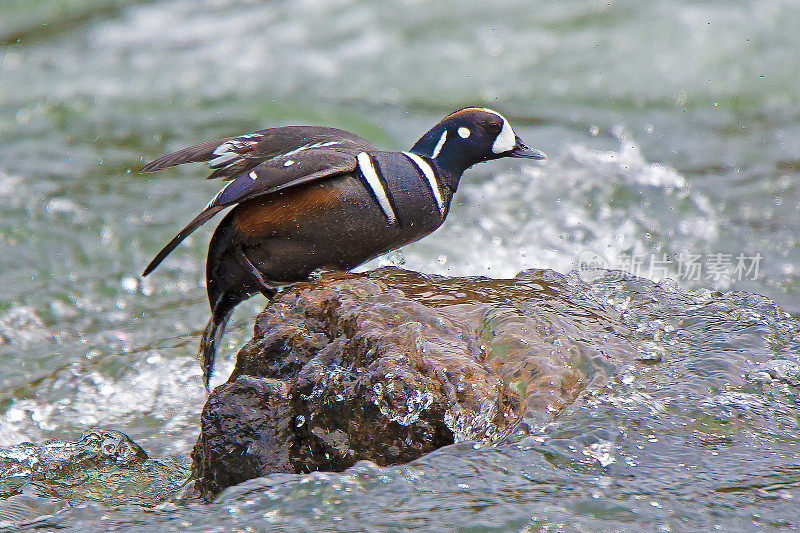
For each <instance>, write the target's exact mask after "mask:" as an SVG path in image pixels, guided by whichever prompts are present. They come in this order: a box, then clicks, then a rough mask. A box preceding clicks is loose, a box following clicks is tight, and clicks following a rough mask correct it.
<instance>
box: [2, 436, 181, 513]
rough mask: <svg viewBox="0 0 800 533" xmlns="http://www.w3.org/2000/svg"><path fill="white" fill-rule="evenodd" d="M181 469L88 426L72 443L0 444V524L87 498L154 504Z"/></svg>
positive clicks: (170, 488) (126, 440)
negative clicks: (149, 456)
mask: <svg viewBox="0 0 800 533" xmlns="http://www.w3.org/2000/svg"><path fill="white" fill-rule="evenodd" d="M183 476H185V471H184V469H182V468H179V467H178V466H177V465H169V464H166V463H159V462H156V461H151V460H149V459H148V457H147V454H146V453H145V451H144V450H142V448H141V447H139V445H137V444H136V443H135V442H133V441H132V440H131V439H130V438H129V437H128V436H127V435H125V434H124V433H120V432H119V431H115V430H112V429H100V428H96V429H92V430H89V431H86V432H85V433H84V434H83V435H81V436H80V438H79V439H78V440H77V441H75V442H72V441H61V440H55V439H53V440H48V441H46V442H44V443H42V444H34V443H30V442H25V443H21V444H16V445H13V446H4V447H0V526H9V525H16V524H20V523H23V522H27V521H31V520H35V519H38V518H40V517H42V516H45V515H51V514H55V513H56V512H58V511H60V510H63V509H66V508H68V507H69V506H71V505H76V504H79V503H81V502H85V501H102V502H105V503H107V504H109V505H121V504H126V503H131V504H137V505H148V506H150V505H156V504H158V503H161V502H163V501H165V500H167V499H168V498H169V497H171V496H172V494H174V493H175V491H176V490H177V489H178V487H179V483H180V479H181V477H183Z"/></svg>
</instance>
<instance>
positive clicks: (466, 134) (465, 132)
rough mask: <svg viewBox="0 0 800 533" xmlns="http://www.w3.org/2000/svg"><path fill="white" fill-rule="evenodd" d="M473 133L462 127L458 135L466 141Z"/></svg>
mask: <svg viewBox="0 0 800 533" xmlns="http://www.w3.org/2000/svg"><path fill="white" fill-rule="evenodd" d="M471 133H472V132H471V131H469V128H465V127H464V126H461V127H460V128H458V135H459V137H461V138H462V139H466V138H467V137H469V136H470V134H471Z"/></svg>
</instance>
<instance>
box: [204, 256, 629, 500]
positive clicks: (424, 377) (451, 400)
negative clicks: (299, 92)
mask: <svg viewBox="0 0 800 533" xmlns="http://www.w3.org/2000/svg"><path fill="white" fill-rule="evenodd" d="M576 283H577V282H576V280H570V281H569V283H566V281H565V278H564V277H563V276H560V275H558V274H555V273H553V272H550V271H528V272H524V273H522V274H520V275H519V276H517V277H516V278H515V279H512V280H492V279H486V278H441V277H432V276H423V275H421V274H417V273H413V272H408V271H402V270H399V269H394V268H389V269H380V270H377V271H373V272H370V273H368V274H350V273H337V272H325V273H322V274H320V275H318V276H317V277H316V278H315V279H313V280H311V281H309V282H305V283H299V284H296V285H293V286H291V287H289V288H287V289H286V290H285V291H283V292H281V293H280V294H279V295H278V296H277V297H275V298H274V299H273V300H272V301H271V302H270V304H269V305H268V306H267V307H266V309H264V311H263V312H262V313H261V314H260V315H259V317H258V318H257V320H256V325H255V334H254V336H253V339H252V340H251V341H250V342H249V343H248V344H247V345H245V346H244V347H243V348H242V349H241V351H240V352H239V354H238V356H237V361H236V367H235V369H234V371H233V374H232V375H231V377H230V379H229V381H228V383H226V384H225V385H222V386H220V387H218V388H217V389H216V390H214V391H213V392H212V394H211V396H210V397H209V400H208V403H207V404H206V406H205V408H204V410H203V416H202V434H201V436H200V439H199V440H198V443H197V445H196V446H195V449H194V452H193V461H194V462H193V476H192V477H193V478H195V479H196V480H197V482H196V483H195V488H194V490H195V491H200V492H201V493H202V494H203V495H204V496H206V497H209V496H213V495H214V494H215V493H217V492H218V491H219V490H220V489H222V488H224V487H226V486H230V485H232V484H235V483H239V482H241V481H244V480H245V479H249V478H253V477H259V476H264V475H267V474H269V473H273V472H307V471H312V470H334V471H340V470H343V469H345V468H347V467H349V466H351V465H353V464H354V463H355V462H356V461H359V460H363V459H367V460H370V461H373V462H375V463H377V464H379V465H387V464H398V463H403V462H406V461H410V460H412V459H415V458H417V457H419V456H421V455H423V454H426V453H429V452H431V451H433V450H435V449H437V448H439V447H441V446H444V445H447V444H451V443H453V442H461V441H467V440H495V439H498V438H500V437H502V436H503V435H504V434H506V433H507V432H508V431H511V430H512V429H513V428H514V426H515V424H516V423H517V422H518V421H519V420H521V419H522V418H523V417H528V418H534V419H539V420H542V419H544V420H547V419H549V418H551V417H552V416H554V415H555V414H556V413H557V412H559V411H560V410H561V409H563V408H564V407H565V406H566V405H568V404H570V403H571V402H572V401H573V400H574V399H575V398H576V397H577V396H578V395H580V394H583V393H586V392H588V391H592V390H596V389H598V388H600V387H602V386H604V385H605V384H606V379H607V377H608V376H609V375H611V373H612V372H613V367H614V365H615V364H616V363H618V362H621V361H631V360H632V359H633V357H634V356H636V354H637V351H636V349H634V348H633V347H632V346H631V345H629V344H628V342H627V341H626V340H625V338H626V335H627V332H626V331H625V330H624V328H623V327H621V326H620V325H619V322H618V320H617V317H616V315H615V314H614V313H612V312H609V311H607V310H606V309H604V308H602V307H599V306H598V304H597V303H596V302H595V301H593V300H590V299H588V298H584V296H583V294H582V293H581V290H576V289H575V287H576ZM578 289H580V287H578ZM198 485H199V487H198Z"/></svg>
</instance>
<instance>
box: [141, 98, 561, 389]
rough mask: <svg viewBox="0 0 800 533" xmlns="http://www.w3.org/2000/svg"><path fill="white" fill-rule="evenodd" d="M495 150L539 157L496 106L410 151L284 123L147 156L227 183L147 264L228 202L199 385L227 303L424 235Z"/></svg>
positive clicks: (474, 111) (465, 116) (211, 253)
mask: <svg viewBox="0 0 800 533" xmlns="http://www.w3.org/2000/svg"><path fill="white" fill-rule="evenodd" d="M500 157H525V158H529V159H544V158H545V155H544V154H543V153H542V152H539V151H538V150H532V149H530V148H528V147H527V146H525V145H524V144H523V143H522V141H521V140H520V139H519V137H517V136H516V135H515V134H514V131H513V130H512V129H511V125H510V124H509V123H508V121H506V119H505V118H503V117H502V116H501V115H500V114H499V113H497V112H495V111H492V110H489V109H484V108H477V107H468V108H465V109H462V110H460V111H456V112H455V113H453V114H451V115H448V116H447V117H445V118H444V119H443V120H442V121H441V122H439V123H438V124H436V126H434V127H433V128H431V130H430V131H428V132H427V133H426V134H425V135H423V136H422V138H420V140H419V141H417V143H416V144H415V145H414V146H413V147H412V148H411V150H409V151H408V152H386V151H381V150H378V149H377V148H376V147H375V146H373V145H372V144H371V143H370V142H368V141H366V140H365V139H362V138H361V137H359V136H358V135H355V134H353V133H350V132H347V131H343V130H339V129H335V128H326V127H317V126H287V127H282V128H271V129H265V130H259V131H257V132H254V133H251V134H248V135H242V136H239V137H228V138H225V139H217V140H214V141H207V142H204V143H201V144H198V145H195V146H191V147H189V148H184V149H183V150H179V151H178V152H175V153H172V154H169V155H166V156H164V157H161V158H159V159H156V160H155V161H153V162H152V163H148V164H147V165H145V166H144V167H143V168H142V170H141V171H142V172H154V171H156V170H161V169H163V168H167V167H171V166H175V165H180V164H183V163H189V162H206V164H207V165H208V166H209V167H211V168H212V169H213V172H212V173H211V175H210V176H209V178H216V177H219V178H223V179H226V180H230V182H229V183H228V184H227V185H225V187H223V188H222V189H221V190H220V191H219V192H218V193H217V194H216V195H215V196H214V197H213V198H212V199H211V201H210V202H209V203H208V205H206V207H205V209H203V211H201V212H200V214H198V215H197V217H195V218H194V219H193V220H192V221H191V222H189V224H188V225H187V226H186V227H185V228H183V229H182V230H181V231H180V232H179V233H178V234H177V235H176V236H175V237H174V238H173V239H172V240H171V241H170V242H169V243H168V244H167V245H166V246H165V247H164V248H163V249H162V250H161V251H160V252H159V253H158V254H157V255H156V256H155V258H154V259H153V260H152V261H151V262H150V264H149V265H148V266H147V268H146V269H145V271H144V273H143V275H144V276H146V275H148V274H149V273H150V272H152V271H153V269H155V268H156V267H157V266H158V265H159V264H160V263H161V261H162V260H163V259H164V258H165V257H166V256H167V255H169V253H170V252H171V251H172V250H174V249H175V247H176V246H178V244H180V243H181V241H183V239H185V238H186V237H187V236H188V235H189V234H190V233H192V232H193V231H194V230H195V229H197V228H198V227H199V226H201V225H202V224H203V223H205V222H206V221H207V220H209V219H210V218H211V217H213V216H214V215H215V214H217V213H218V212H220V211H222V210H224V209H225V208H227V207H231V206H234V207H233V209H232V210H231V211H230V212H229V213H228V214H227V215H226V216H225V218H224V219H223V220H222V222H221V223H220V225H219V226H218V227H217V229H216V231H215V232H214V235H213V236H212V237H211V243H210V244H209V250H208V259H207V262H206V282H207V290H208V300H209V304H210V306H211V318H210V319H209V321H208V324H207V325H206V328H205V331H204V333H203V338H202V340H201V342H200V352H201V356H202V367H203V377H204V380H205V383H206V386H208V381H209V379H210V377H211V371H212V369H213V364H214V357H215V354H216V347H217V344H218V343H219V340H220V338H221V337H222V333H223V331H224V329H225V324H226V323H227V321H228V319H229V318H230V315H231V313H232V312H233V309H234V307H236V306H237V305H238V304H239V303H240V302H242V301H243V300H246V299H247V298H249V297H250V296H252V295H253V294H255V293H258V292H261V293H262V294H264V295H265V296H267V297H268V298H271V297H272V296H274V295H275V293H276V292H277V288H276V287H277V286H280V285H281V284H285V283H291V282H295V281H300V280H303V279H305V278H306V277H307V276H308V275H309V274H310V273H311V272H312V271H313V270H315V269H317V268H320V267H326V266H328V267H335V268H340V269H344V270H349V269H351V268H354V267H356V266H358V265H360V264H361V263H364V262H365V261H368V260H369V259H372V258H373V257H376V256H378V255H380V254H382V253H385V252H388V251H390V250H393V249H395V248H398V247H400V246H403V245H404V244H408V243H410V242H413V241H415V240H417V239H420V238H421V237H423V236H425V235H427V234H429V233H431V232H432V231H434V230H435V229H436V228H438V227H439V226H440V225H441V224H442V222H444V219H445V217H446V216H447V212H448V210H449V209H450V202H451V200H452V198H453V194H454V193H455V191H456V188H457V187H458V182H459V180H460V178H461V175H462V174H463V172H464V171H465V170H466V169H467V168H469V167H470V166H472V165H474V164H475V163H479V162H482V161H487V160H490V159H497V158H500Z"/></svg>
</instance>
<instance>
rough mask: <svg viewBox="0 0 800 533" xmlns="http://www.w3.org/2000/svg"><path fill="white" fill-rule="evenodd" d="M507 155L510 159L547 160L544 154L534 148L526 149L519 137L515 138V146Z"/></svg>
mask: <svg viewBox="0 0 800 533" xmlns="http://www.w3.org/2000/svg"><path fill="white" fill-rule="evenodd" d="M508 155H509V156H511V157H524V158H525V159H547V155H545V153H544V152H542V151H539V150H536V149H535V148H528V147H527V146H525V143H523V142H522V139H520V138H519V137H517V144H516V146H514V149H513V150H511V153H509V154H508Z"/></svg>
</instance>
